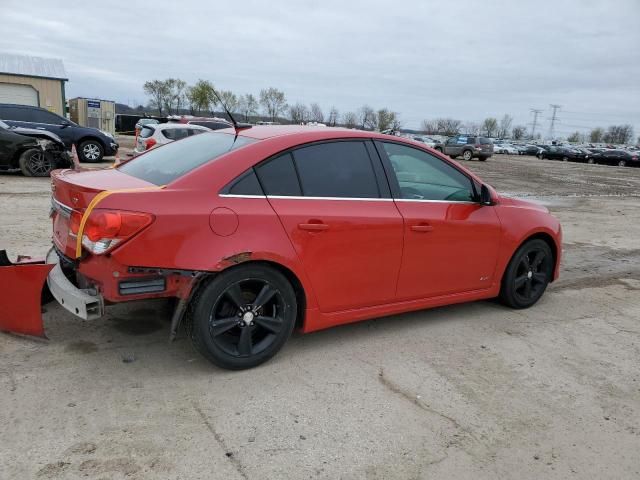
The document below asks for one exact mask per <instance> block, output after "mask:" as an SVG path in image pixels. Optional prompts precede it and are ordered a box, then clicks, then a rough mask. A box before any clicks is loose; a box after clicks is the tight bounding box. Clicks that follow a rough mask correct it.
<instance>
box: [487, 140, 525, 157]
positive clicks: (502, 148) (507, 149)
mask: <svg viewBox="0 0 640 480" xmlns="http://www.w3.org/2000/svg"><path fill="white" fill-rule="evenodd" d="M493 152H494V153H506V154H508V155H520V150H518V149H517V148H516V147H514V146H513V145H511V144H509V143H501V144H499V145H494V146H493Z"/></svg>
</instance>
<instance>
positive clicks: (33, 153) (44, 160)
mask: <svg viewBox="0 0 640 480" xmlns="http://www.w3.org/2000/svg"><path fill="white" fill-rule="evenodd" d="M18 164H19V165H20V170H21V171H22V174H23V175H24V176H25V177H48V176H49V174H50V173H51V170H53V169H54V168H55V162H53V160H52V159H51V156H50V155H47V154H46V153H45V152H44V151H42V150H41V149H40V148H30V149H28V150H25V151H24V152H22V154H21V155H20V159H19V160H18Z"/></svg>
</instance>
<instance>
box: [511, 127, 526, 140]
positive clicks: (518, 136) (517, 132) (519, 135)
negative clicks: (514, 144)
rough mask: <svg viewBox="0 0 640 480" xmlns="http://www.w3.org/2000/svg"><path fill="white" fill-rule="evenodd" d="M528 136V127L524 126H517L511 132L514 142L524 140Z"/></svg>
mask: <svg viewBox="0 0 640 480" xmlns="http://www.w3.org/2000/svg"><path fill="white" fill-rule="evenodd" d="M526 134H527V127H523V126H522V125H516V126H515V127H513V130H512V131H511V136H512V137H513V139H514V140H522V139H523V138H524V137H525V135H526Z"/></svg>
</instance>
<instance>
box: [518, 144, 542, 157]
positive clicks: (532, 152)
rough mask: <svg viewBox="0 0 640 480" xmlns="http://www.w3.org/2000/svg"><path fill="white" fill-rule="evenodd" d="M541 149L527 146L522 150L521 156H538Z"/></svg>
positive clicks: (535, 146)
mask: <svg viewBox="0 0 640 480" xmlns="http://www.w3.org/2000/svg"><path fill="white" fill-rule="evenodd" d="M539 152H540V147H539V146H537V145H531V144H527V145H524V146H523V147H522V148H521V149H520V155H534V156H535V155H538V153H539Z"/></svg>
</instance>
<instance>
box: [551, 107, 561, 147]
mask: <svg viewBox="0 0 640 480" xmlns="http://www.w3.org/2000/svg"><path fill="white" fill-rule="evenodd" d="M549 106H550V107H551V108H552V109H553V113H552V114H551V126H550V127H549V136H550V137H551V139H552V140H553V138H554V137H553V127H554V126H555V124H556V122H557V121H558V120H559V118H558V116H557V115H556V113H557V111H558V109H559V108H560V107H561V105H555V104H551V105H549Z"/></svg>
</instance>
